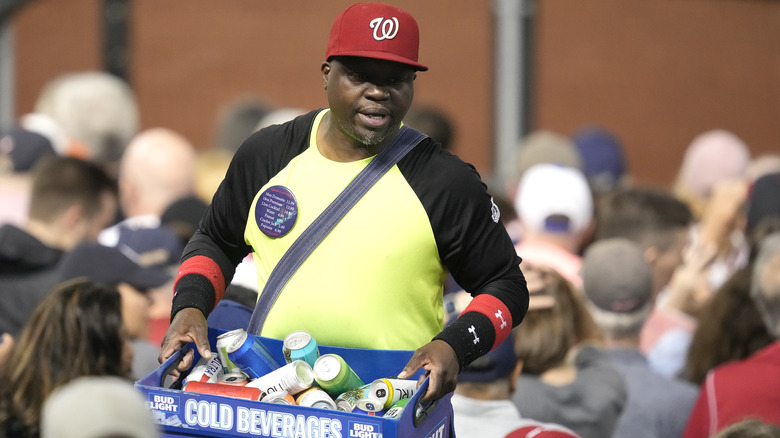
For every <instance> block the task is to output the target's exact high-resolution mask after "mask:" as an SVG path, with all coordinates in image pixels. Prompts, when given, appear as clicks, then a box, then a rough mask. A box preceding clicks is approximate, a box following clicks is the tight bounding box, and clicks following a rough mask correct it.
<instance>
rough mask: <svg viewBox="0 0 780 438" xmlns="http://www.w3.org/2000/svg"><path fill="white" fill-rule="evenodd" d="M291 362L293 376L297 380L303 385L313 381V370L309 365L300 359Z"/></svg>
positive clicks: (310, 383)
mask: <svg viewBox="0 0 780 438" xmlns="http://www.w3.org/2000/svg"><path fill="white" fill-rule="evenodd" d="M292 363H293V366H294V367H295V376H296V377H297V378H298V381H299V382H301V383H303V384H304V385H305V386H311V385H312V384H313V383H314V371H313V370H312V368H311V365H309V363H308V362H306V361H302V360H296V361H293V362H292Z"/></svg>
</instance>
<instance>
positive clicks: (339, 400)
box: [336, 385, 369, 412]
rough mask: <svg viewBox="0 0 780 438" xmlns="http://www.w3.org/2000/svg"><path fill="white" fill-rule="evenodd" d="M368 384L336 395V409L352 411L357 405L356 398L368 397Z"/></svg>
mask: <svg viewBox="0 0 780 438" xmlns="http://www.w3.org/2000/svg"><path fill="white" fill-rule="evenodd" d="M368 387H369V385H363V386H361V387H359V388H355V389H350V390H349V391H344V392H342V393H341V394H339V395H338V397H336V409H338V410H339V411H343V412H352V410H353V409H355V407H357V403H358V400H360V399H363V398H366V397H368V395H369V392H368Z"/></svg>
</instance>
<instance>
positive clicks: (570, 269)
mask: <svg viewBox="0 0 780 438" xmlns="http://www.w3.org/2000/svg"><path fill="white" fill-rule="evenodd" d="M515 211H517V214H518V219H519V224H520V227H521V230H522V231H521V233H522V235H521V237H520V243H519V244H518V245H516V246H515V248H516V249H517V254H518V255H520V257H522V258H523V260H526V261H528V262H530V263H533V264H535V265H545V266H550V267H552V268H554V269H555V270H557V271H558V272H560V273H561V275H563V276H564V277H565V278H566V279H567V280H569V281H571V282H572V284H574V286H575V287H577V288H579V287H580V286H581V284H582V280H581V278H580V274H579V271H580V263H581V259H580V255H579V254H580V251H581V250H582V248H583V247H584V245H585V242H587V241H588V240H589V239H590V236H591V233H592V231H593V225H594V224H593V195H592V194H591V191H590V188H589V187H588V182H587V181H586V180H585V176H584V175H583V174H582V172H580V171H579V170H577V169H574V168H571V167H564V166H559V165H555V164H537V165H536V166H533V167H531V168H530V169H528V170H527V171H525V173H524V174H523V178H522V179H521V180H520V184H519V187H518V190H517V197H516V198H515Z"/></svg>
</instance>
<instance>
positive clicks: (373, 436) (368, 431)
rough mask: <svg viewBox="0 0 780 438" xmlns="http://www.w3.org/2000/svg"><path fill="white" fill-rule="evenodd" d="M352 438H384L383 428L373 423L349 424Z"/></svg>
mask: <svg viewBox="0 0 780 438" xmlns="http://www.w3.org/2000/svg"><path fill="white" fill-rule="evenodd" d="M347 436H349V437H350V438H382V427H381V426H380V425H379V424H371V423H356V422H352V421H350V423H349V435H347Z"/></svg>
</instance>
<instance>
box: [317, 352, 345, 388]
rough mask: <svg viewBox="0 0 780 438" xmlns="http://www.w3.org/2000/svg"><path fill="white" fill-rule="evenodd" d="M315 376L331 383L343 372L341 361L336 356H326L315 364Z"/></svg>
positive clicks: (318, 359)
mask: <svg viewBox="0 0 780 438" xmlns="http://www.w3.org/2000/svg"><path fill="white" fill-rule="evenodd" d="M313 371H314V376H315V377H317V379H318V380H324V381H326V382H327V381H330V380H333V379H335V378H336V377H338V375H339V372H341V361H340V360H339V357H338V356H336V355H335V354H325V355H323V356H320V357H319V358H317V360H316V361H315V362H314V369H313Z"/></svg>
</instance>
